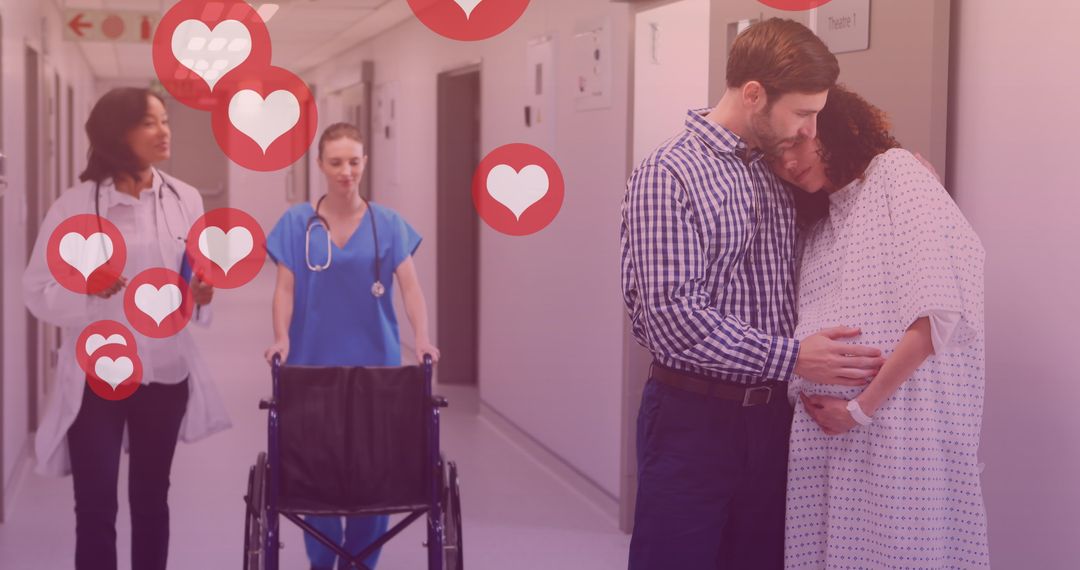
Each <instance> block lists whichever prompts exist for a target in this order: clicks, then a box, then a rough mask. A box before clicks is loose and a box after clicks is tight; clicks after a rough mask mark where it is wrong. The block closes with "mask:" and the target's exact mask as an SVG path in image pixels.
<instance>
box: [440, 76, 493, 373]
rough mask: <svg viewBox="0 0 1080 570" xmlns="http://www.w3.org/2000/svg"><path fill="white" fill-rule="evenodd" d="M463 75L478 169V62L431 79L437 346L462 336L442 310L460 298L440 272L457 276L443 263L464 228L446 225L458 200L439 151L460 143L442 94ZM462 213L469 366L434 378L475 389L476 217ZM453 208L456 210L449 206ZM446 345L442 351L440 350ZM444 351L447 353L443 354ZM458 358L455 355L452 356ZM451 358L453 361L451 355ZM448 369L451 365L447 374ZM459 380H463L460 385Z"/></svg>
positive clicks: (477, 307) (480, 91)
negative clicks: (469, 92)
mask: <svg viewBox="0 0 1080 570" xmlns="http://www.w3.org/2000/svg"><path fill="white" fill-rule="evenodd" d="M465 76H475V77H476V82H477V83H478V88H477V92H476V108H477V109H478V110H477V112H476V120H477V123H476V146H475V152H474V155H473V156H472V158H471V162H472V163H473V168H476V166H478V165H479V163H480V159H481V154H482V137H483V126H482V121H483V117H482V112H481V111H479V109H481V108H482V106H481V103H482V100H483V69H482V64H479V63H473V64H469V65H466V66H463V67H459V68H455V69H451V70H449V71H444V72H442V73H439V75H438V78H437V82H436V83H437V87H436V106H437V112H436V124H437V128H436V130H437V133H436V172H437V173H436V189H437V190H436V203H435V210H436V214H435V215H436V224H435V225H436V236H437V241H436V246H437V248H438V251H437V252H436V270H435V274H436V284H437V285H436V311H437V316H436V339H438V341H439V343H440V345H443V344H446V342H447V340H446V339H447V338H450V337H454V338H458V339H460V338H461V337H462V332H461V330H460V321H454V322H452V319H450V318H449V317H447V316H446V311H447V310H448V308H449V307H452V306H460V304H461V303H462V302H463V301H464V299H462V296H461V295H454V296H453V299H451V294H450V292H449V291H448V288H447V287H444V286H443V284H444V283H445V281H446V279H445V278H444V276H443V274H444V272H449V271H453V272H455V273H457V272H460V271H461V270H462V269H461V267H459V266H454V267H448V266H447V264H446V260H447V259H448V258H451V257H456V256H451V255H450V254H449V253H448V252H449V248H450V244H451V243H453V241H452V240H453V239H461V238H462V237H463V236H462V233H463V231H464V229H465V228H463V227H461V226H458V225H457V224H456V223H455V224H454V226H455V227H453V228H451V227H450V223H449V221H450V220H454V219H455V218H456V213H455V212H454V211H452V210H451V206H450V204H451V200H450V198H451V197H453V200H454V201H457V200H460V199H461V197H460V196H457V195H456V191H455V188H454V187H452V186H453V185H455V184H456V182H451V181H448V180H447V177H448V176H450V170H449V168H450V167H449V165H448V158H447V156H446V154H445V152H444V149H445V148H447V147H448V146H457V145H456V144H455V143H456V142H458V141H460V140H461V138H462V137H461V136H459V135H456V134H455V133H454V132H451V131H450V130H449V129H451V127H450V126H449V125H448V124H447V118H448V112H449V110H448V109H447V107H448V104H449V103H448V101H447V99H446V97H447V96H448V95H449V93H448V92H447V89H448V84H449V82H450V81H452V80H454V79H458V78H462V77H465ZM471 187H472V184H471V176H470V184H469V188H470V192H469V194H471ZM468 204H469V205H468V210H469V212H470V216H471V218H472V224H466V225H467V226H468V228H467V229H468V231H469V235H468V236H465V237H466V240H467V241H468V243H466V244H465V247H467V248H469V250H470V251H469V252H468V255H470V256H471V257H472V259H473V261H474V263H473V264H472V268H471V269H473V270H474V271H475V274H474V275H473V279H472V280H473V287H472V288H471V289H472V290H471V291H468V292H466V294H467V295H469V297H470V298H469V299H468V301H469V302H470V303H471V305H472V307H473V311H472V315H471V319H472V322H473V327H472V330H471V334H470V335H469V336H471V339H470V342H469V344H470V345H471V347H470V349H469V351H470V352H471V355H469V360H470V362H467V363H463V368H464V369H465V370H464V371H463V375H462V376H463V377H459V378H453V377H448V376H447V373H446V371H444V372H443V373H442V374H441V376H440V382H449V383H453V384H458V385H463V386H478V385H479V382H480V378H479V376H480V265H481V259H480V217H479V215H477V214H476V212H475V210H474V209H473V207H472V200H471V198H470V199H469V201H468ZM453 210H457V208H453ZM445 348H446V347H444V349H445ZM446 352H447V353H450V352H451V351H449V350H447V351H446ZM457 354H459V355H460V352H457ZM455 358H456V357H455ZM452 370H453V367H451V371H452ZM463 380H464V381H463Z"/></svg>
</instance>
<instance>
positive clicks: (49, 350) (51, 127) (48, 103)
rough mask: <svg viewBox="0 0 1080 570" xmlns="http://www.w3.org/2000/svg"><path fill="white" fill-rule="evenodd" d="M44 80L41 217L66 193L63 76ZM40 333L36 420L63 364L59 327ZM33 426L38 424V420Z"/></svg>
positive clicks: (45, 327)
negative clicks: (62, 132) (61, 130)
mask: <svg viewBox="0 0 1080 570" xmlns="http://www.w3.org/2000/svg"><path fill="white" fill-rule="evenodd" d="M44 80H45V84H44V88H45V92H44V94H45V101H44V103H45V113H44V119H45V125H44V126H45V128H44V129H43V130H42V132H43V133H44V135H45V139H44V141H43V143H44V144H43V145H42V151H43V152H44V156H43V158H44V161H43V165H44V167H45V168H44V176H43V178H42V182H43V183H42V189H43V190H44V192H42V193H41V199H40V201H39V202H38V207H39V210H38V212H39V214H40V217H44V215H45V212H48V211H49V208H50V207H51V206H52V204H53V202H55V201H56V199H57V198H59V197H60V192H61V191H62V190H63V189H62V188H61V186H62V179H61V176H60V174H61V171H60V164H61V160H60V149H61V148H62V143H61V139H60V125H61V121H60V74H58V73H55V72H52V73H49V72H46V73H45V76H44ZM40 217H39V219H40ZM39 330H40V335H41V336H40V341H41V349H40V350H39V352H38V362H39V363H40V365H41V374H40V382H39V383H38V387H37V393H36V394H35V398H36V399H37V405H36V408H35V413H36V414H37V415H36V417H41V414H42V413H43V412H44V408H45V402H46V401H47V398H46V396H47V395H48V393H49V391H50V390H52V388H53V386H54V384H55V381H56V367H57V364H58V363H59V362H60V327H57V326H54V325H51V324H49V323H45V322H42V323H41V324H40V326H39ZM34 424H35V425H36V424H37V420H36V418H35V420H34Z"/></svg>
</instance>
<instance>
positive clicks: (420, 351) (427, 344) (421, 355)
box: [416, 339, 441, 364]
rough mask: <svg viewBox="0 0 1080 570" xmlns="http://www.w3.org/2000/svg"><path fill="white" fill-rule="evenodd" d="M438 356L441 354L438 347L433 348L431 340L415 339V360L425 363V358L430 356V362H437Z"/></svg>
mask: <svg viewBox="0 0 1080 570" xmlns="http://www.w3.org/2000/svg"><path fill="white" fill-rule="evenodd" d="M440 356H441V354H440V353H439V349H438V348H435V345H433V344H431V341H429V340H426V339H417V340H416V361H417V362H420V363H421V364H425V363H427V359H428V358H430V359H431V363H432V364H438V362H439V357H440Z"/></svg>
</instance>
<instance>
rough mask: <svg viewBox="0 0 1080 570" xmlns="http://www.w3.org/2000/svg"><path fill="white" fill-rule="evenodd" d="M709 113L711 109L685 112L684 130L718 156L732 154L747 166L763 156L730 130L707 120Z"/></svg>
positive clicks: (763, 154)
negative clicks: (718, 154)
mask: <svg viewBox="0 0 1080 570" xmlns="http://www.w3.org/2000/svg"><path fill="white" fill-rule="evenodd" d="M711 111H712V109H709V108H705V109H690V110H689V111H687V113H686V130H688V131H690V132H691V133H692V134H693V135H694V136H696V137H697V138H698V140H700V141H701V142H703V143H705V145H706V146H708V147H709V148H711V149H713V150H714V151H716V152H718V153H720V154H734V155H735V156H737V157H738V158H739V159H740V160H743V161H744V162H745V163H747V164H750V163H753V162H756V161H758V160H760V159H761V158H763V157H764V156H765V153H763V152H761V151H760V150H758V149H750V145H749V144H747V142H746V141H744V140H743V139H742V138H740V137H739V135H737V134H735V133H734V132H732V131H731V129H728V128H727V127H725V126H723V125H720V124H718V123H714V122H712V121H710V120H709V119H707V118H706V117H707V116H708V114H709V113H710V112H711Z"/></svg>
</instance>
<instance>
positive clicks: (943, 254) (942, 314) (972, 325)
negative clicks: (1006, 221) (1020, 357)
mask: <svg viewBox="0 0 1080 570" xmlns="http://www.w3.org/2000/svg"><path fill="white" fill-rule="evenodd" d="M868 182H871V183H879V184H881V185H882V186H883V187H884V188H885V196H886V200H887V203H888V208H889V220H890V222H891V224H892V228H891V229H892V240H893V244H892V245H893V251H894V252H895V253H894V256H895V257H894V259H893V261H892V264H891V265H892V267H894V268H895V273H894V274H893V279H894V283H895V290H894V291H895V293H894V294H895V296H896V304H897V306H898V308H899V314H900V317H899V318H900V324H901V325H902V326H903V327H905V328H906V327H909V326H911V324H912V323H914V322H915V321H916V320H918V319H920V318H922V317H928V318H929V319H930V324H931V337H932V340H933V344H934V351H935V352H936V353H939V354H940V353H942V352H945V351H947V350H950V349H953V348H957V347H963V346H965V345H967V344H968V343H970V342H972V341H973V340H974V339H975V338H976V337H977V336H978V335H979V334H980V333H981V331H982V330H983V269H984V263H985V251H984V249H983V246H982V243H981V242H980V241H979V238H978V236H977V235H976V234H975V231H974V230H973V229H972V228H971V226H970V224H968V222H967V220H966V219H964V216H963V214H962V213H961V212H960V209H959V208H958V207H957V206H956V203H955V202H953V200H952V198H951V197H950V196H949V194H948V193H947V192H946V191H945V188H943V187H942V186H941V184H940V183H939V182H938V181H937V178H935V177H934V175H933V174H932V173H931V172H930V171H929V170H927V169H926V167H924V166H923V165H922V164H921V163H919V162H918V160H917V159H916V158H915V157H914V156H913V155H912V154H911V153H909V152H907V151H904V150H893V151H889V152H888V153H887V154H886V155H885V156H884V157H882V159H881V164H879V165H878V167H877V168H876V169H875V171H874V173H873V177H872V178H871V179H870V180H868Z"/></svg>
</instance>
